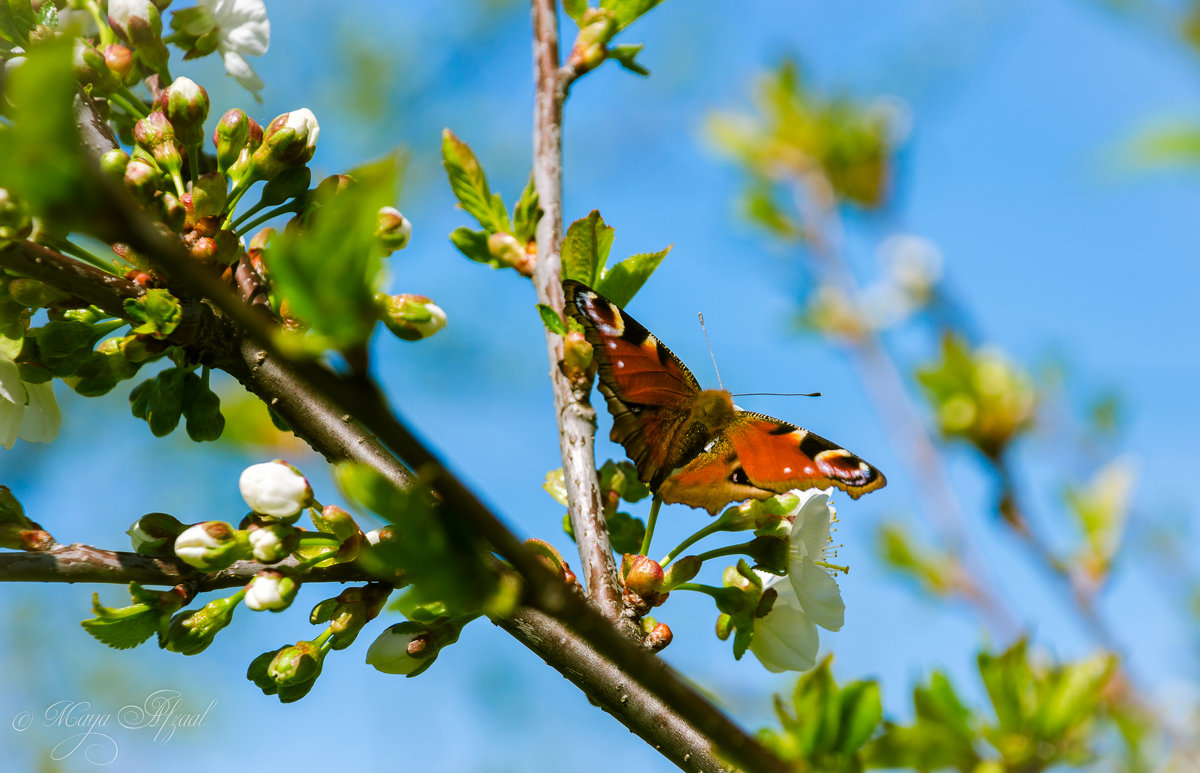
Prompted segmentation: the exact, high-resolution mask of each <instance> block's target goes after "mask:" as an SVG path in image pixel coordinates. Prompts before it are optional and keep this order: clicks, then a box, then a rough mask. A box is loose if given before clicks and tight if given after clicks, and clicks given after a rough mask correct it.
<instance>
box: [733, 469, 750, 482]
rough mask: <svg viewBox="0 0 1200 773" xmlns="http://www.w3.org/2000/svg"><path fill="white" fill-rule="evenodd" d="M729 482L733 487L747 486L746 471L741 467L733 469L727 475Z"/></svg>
mask: <svg viewBox="0 0 1200 773" xmlns="http://www.w3.org/2000/svg"><path fill="white" fill-rule="evenodd" d="M729 482H730V483H732V484H734V485H735V486H749V485H750V478H749V477H748V476H747V475H746V471H745V470H743V469H742V468H741V467H735V468H734V469H733V472H732V473H730V475H729Z"/></svg>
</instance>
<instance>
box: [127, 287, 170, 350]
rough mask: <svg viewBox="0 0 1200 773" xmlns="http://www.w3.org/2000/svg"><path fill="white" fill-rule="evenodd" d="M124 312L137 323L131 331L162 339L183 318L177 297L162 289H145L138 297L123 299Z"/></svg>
mask: <svg viewBox="0 0 1200 773" xmlns="http://www.w3.org/2000/svg"><path fill="white" fill-rule="evenodd" d="M124 306H125V313H126V314H127V315H128V316H129V318H130V320H131V321H132V322H136V323H138V324H137V326H136V327H133V328H131V329H130V330H131V332H133V333H138V334H143V335H149V336H152V337H154V338H158V339H163V338H166V337H167V336H169V335H171V333H174V332H175V328H177V327H179V321H180V320H181V319H183V307H182V306H180V304H179V299H178V298H176V297H175V296H174V295H171V293H170V291H168V290H163V289H153V290H147V291H146V294H145V295H143V296H142V297H140V298H126V299H125V303H124Z"/></svg>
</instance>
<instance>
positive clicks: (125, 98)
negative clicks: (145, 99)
mask: <svg viewBox="0 0 1200 773" xmlns="http://www.w3.org/2000/svg"><path fill="white" fill-rule="evenodd" d="M113 97H120V98H121V107H123V108H125V109H126V110H127V111H128V112H129V114H130V115H133V116H136V117H137V118H145V117H146V116H148V115H149V114H150V111H149V110H147V109H146V106H145V105H144V104H143V103H142V100H141V99H140V98H138V96H137V95H136V94H134V93H133V92H132V91H130V90H129V87H128V86H122V87H121V88H119V89H118V90H117V91H115V92H114V93H112V94H109V96H108V98H109V99H112V98H113Z"/></svg>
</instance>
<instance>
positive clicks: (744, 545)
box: [697, 542, 752, 561]
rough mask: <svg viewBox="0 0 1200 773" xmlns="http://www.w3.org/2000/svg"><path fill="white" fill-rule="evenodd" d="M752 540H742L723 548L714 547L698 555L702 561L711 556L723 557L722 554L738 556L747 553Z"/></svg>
mask: <svg viewBox="0 0 1200 773" xmlns="http://www.w3.org/2000/svg"><path fill="white" fill-rule="evenodd" d="M751 544H752V543H750V542H741V543H738V544H737V545H726V546H725V547H723V548H714V549H713V550H709V551H707V552H705V553H701V554H700V555H698V556H697V558H699V559H700V560H701V561H707V560H709V559H710V558H721V557H722V556H737V555H742V554H743V553H747V552H748V551H749V549H750V545H751Z"/></svg>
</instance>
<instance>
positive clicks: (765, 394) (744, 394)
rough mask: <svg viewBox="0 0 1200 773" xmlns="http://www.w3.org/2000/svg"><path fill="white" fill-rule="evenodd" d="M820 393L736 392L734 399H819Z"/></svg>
mask: <svg viewBox="0 0 1200 773" xmlns="http://www.w3.org/2000/svg"><path fill="white" fill-rule="evenodd" d="M820 396H821V393H820V392H738V393H737V394H736V395H734V397H820Z"/></svg>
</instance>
